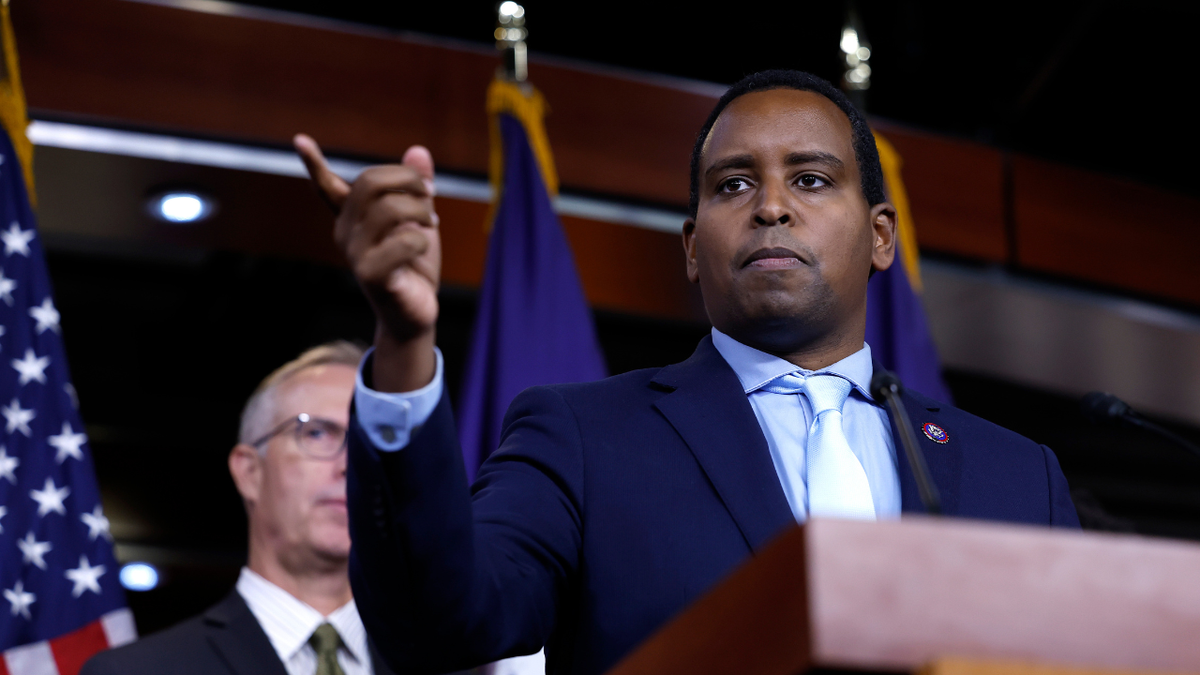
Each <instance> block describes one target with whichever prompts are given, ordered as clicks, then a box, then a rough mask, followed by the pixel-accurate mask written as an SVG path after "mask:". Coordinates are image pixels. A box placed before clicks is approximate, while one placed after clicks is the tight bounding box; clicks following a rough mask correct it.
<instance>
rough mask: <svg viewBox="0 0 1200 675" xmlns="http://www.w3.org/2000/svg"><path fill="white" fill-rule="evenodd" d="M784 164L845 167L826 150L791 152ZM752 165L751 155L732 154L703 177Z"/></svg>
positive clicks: (707, 170)
mask: <svg viewBox="0 0 1200 675" xmlns="http://www.w3.org/2000/svg"><path fill="white" fill-rule="evenodd" d="M783 161H784V164H787V165H788V166H795V165H797V164H824V165H826V166H828V167H829V168H831V169H837V170H841V169H843V168H845V164H843V163H842V160H840V159H838V158H837V156H836V155H833V154H830V153H828V152H820V151H817V152H793V153H791V154H790V155H788V156H787V157H786V158H785V159H784V160H783ZM753 166H754V157H753V156H752V155H734V156H732V157H726V158H725V159H722V160H720V161H718V162H714V163H713V165H712V166H710V167H708V168H707V169H705V171H704V175H705V177H708V176H711V175H712V174H714V173H717V172H718V171H725V170H726V169H749V168H751V167H753Z"/></svg>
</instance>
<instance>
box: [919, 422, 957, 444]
mask: <svg viewBox="0 0 1200 675" xmlns="http://www.w3.org/2000/svg"><path fill="white" fill-rule="evenodd" d="M921 430H922V431H924V432H925V437H926V438H928V439H929V440H931V441H933V442H934V443H941V444H943V445H945V444H946V443H948V442H949V441H950V434H948V433H946V430H945V429H943V428H941V427H939V426H938V425H936V424H934V423H933V422H926V423H925V426H923V427H921Z"/></svg>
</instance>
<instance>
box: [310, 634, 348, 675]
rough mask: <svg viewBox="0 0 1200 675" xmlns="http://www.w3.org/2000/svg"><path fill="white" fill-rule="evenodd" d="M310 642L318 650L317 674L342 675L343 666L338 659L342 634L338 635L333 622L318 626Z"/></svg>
mask: <svg viewBox="0 0 1200 675" xmlns="http://www.w3.org/2000/svg"><path fill="white" fill-rule="evenodd" d="M308 642H309V644H311V645H312V647H313V650H314V651H316V652H317V675H342V668H341V666H340V665H339V664H338V660H337V652H338V648H339V647H341V646H342V636H341V635H338V632H337V629H336V628H334V627H333V625H332V624H328V623H323V624H321V625H320V626H317V629H316V630H315V631H313V634H312V637H310V638H309V639H308Z"/></svg>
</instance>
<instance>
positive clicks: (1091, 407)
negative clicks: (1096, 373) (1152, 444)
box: [1079, 391, 1200, 457]
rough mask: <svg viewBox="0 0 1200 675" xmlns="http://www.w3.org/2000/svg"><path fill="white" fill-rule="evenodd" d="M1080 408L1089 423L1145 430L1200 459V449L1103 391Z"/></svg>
mask: <svg viewBox="0 0 1200 675" xmlns="http://www.w3.org/2000/svg"><path fill="white" fill-rule="evenodd" d="M1079 408H1080V410H1081V411H1082V412H1083V416H1084V417H1086V418H1087V420H1088V421H1089V422H1091V423H1092V424H1097V425H1125V426H1130V427H1135V428H1137V429H1145V430H1146V431H1149V432H1151V433H1153V434H1157V435H1158V436H1161V437H1162V438H1165V439H1167V440H1168V441H1171V442H1172V443H1174V444H1175V445H1178V446H1179V447H1181V448H1183V449H1184V450H1187V451H1188V452H1190V453H1192V454H1193V455H1196V456H1197V457H1200V448H1197V447H1196V446H1195V445H1194V444H1192V443H1191V442H1190V441H1188V440H1187V439H1185V438H1184V437H1182V436H1180V435H1179V434H1177V433H1175V432H1173V431H1170V430H1169V429H1164V428H1163V427H1160V426H1159V425H1157V424H1155V423H1154V422H1151V421H1150V420H1148V419H1146V418H1145V417H1142V416H1141V415H1139V414H1137V412H1136V411H1135V410H1134V409H1133V408H1132V407H1130V406H1129V404H1128V403H1126V402H1124V401H1122V400H1121V399H1119V398H1117V397H1116V396H1113V395H1112V394H1109V393H1105V392H1103V391H1093V392H1091V393H1089V394H1086V395H1085V396H1084V397H1083V398H1082V399H1081V400H1080V401H1079Z"/></svg>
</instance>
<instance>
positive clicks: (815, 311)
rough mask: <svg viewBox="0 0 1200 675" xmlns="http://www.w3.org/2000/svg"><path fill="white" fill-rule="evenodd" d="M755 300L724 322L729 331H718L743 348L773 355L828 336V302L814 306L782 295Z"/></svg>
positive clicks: (811, 303)
mask: <svg viewBox="0 0 1200 675" xmlns="http://www.w3.org/2000/svg"><path fill="white" fill-rule="evenodd" d="M757 300H758V302H755V303H753V304H751V305H749V306H746V307H743V308H742V311H741V312H739V313H737V314H736V315H733V316H730V317H729V318H728V319H727V321H726V323H727V324H728V325H729V327H730V330H726V329H725V328H721V326H718V328H720V329H721V330H722V332H725V333H727V334H728V335H730V336H731V337H733V338H735V339H737V340H738V341H740V342H742V343H744V344H747V345H749V346H751V347H754V348H755V349H758V350H761V351H765V352H768V353H773V354H779V353H787V352H793V351H796V350H798V349H802V348H803V347H805V346H807V345H809V344H812V342H814V341H815V340H819V339H820V338H821V337H822V336H824V335H827V334H828V333H829V332H830V323H831V321H830V319H831V318H832V314H833V313H832V312H831V311H830V310H831V309H832V304H833V303H832V302H830V301H828V299H823V300H824V301H822V300H817V301H815V302H814V301H811V300H812V299H811V298H801V297H797V296H796V295H784V296H782V297H781V296H775V297H766V298H758V299H757ZM803 300H810V301H809V302H803Z"/></svg>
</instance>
